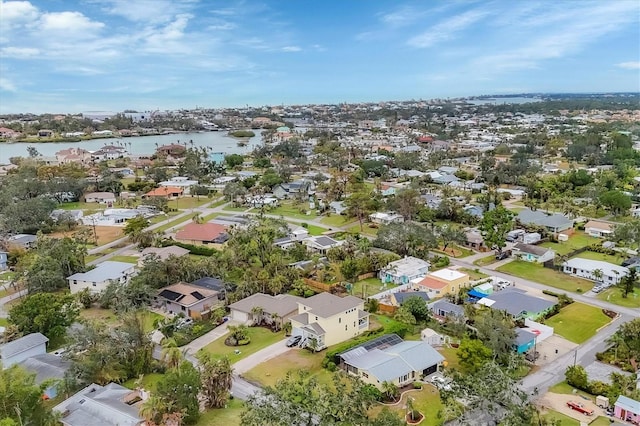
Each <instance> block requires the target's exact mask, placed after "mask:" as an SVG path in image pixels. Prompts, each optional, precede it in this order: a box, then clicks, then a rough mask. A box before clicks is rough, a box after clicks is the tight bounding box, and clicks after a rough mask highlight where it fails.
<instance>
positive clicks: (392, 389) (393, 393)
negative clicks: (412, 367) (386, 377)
mask: <svg viewBox="0 0 640 426" xmlns="http://www.w3.org/2000/svg"><path fill="white" fill-rule="evenodd" d="M382 394H383V395H384V396H386V397H387V398H388V399H390V400H392V401H395V400H396V398H397V397H398V388H397V387H396V385H394V384H393V383H392V382H389V381H384V382H382Z"/></svg>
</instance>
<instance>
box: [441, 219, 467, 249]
mask: <svg viewBox="0 0 640 426" xmlns="http://www.w3.org/2000/svg"><path fill="white" fill-rule="evenodd" d="M438 236H439V237H440V244H442V250H443V251H444V252H446V251H447V247H449V245H450V244H464V243H465V242H466V241H467V236H466V234H465V232H464V231H463V230H462V228H460V227H457V226H451V225H447V226H441V227H440V228H439V229H438Z"/></svg>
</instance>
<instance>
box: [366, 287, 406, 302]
mask: <svg viewBox="0 0 640 426" xmlns="http://www.w3.org/2000/svg"><path fill="white" fill-rule="evenodd" d="M411 287H412V284H411V283H407V284H402V285H399V286H397V287H393V288H390V289H389V290H385V291H381V292H380V293H378V294H374V295H373V296H371V297H370V298H371V299H376V300H380V299H384V298H385V297H387V296H389V295H390V294H393V293H398V292H400V291H406V290H410V289H411Z"/></svg>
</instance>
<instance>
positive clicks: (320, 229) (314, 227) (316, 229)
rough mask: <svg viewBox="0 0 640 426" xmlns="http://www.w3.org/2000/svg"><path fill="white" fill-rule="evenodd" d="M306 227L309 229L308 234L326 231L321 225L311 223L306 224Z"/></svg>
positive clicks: (320, 233) (318, 233) (319, 233)
mask: <svg viewBox="0 0 640 426" xmlns="http://www.w3.org/2000/svg"><path fill="white" fill-rule="evenodd" d="M306 229H307V231H309V235H314V236H315V235H322V234H323V233H325V232H327V231H328V229H327V228H323V227H321V226H317V225H311V224H307V226H306Z"/></svg>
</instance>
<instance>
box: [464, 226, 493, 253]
mask: <svg viewBox="0 0 640 426" xmlns="http://www.w3.org/2000/svg"><path fill="white" fill-rule="evenodd" d="M465 237H466V241H465V243H464V245H465V246H466V247H469V248H472V249H473V250H477V251H487V250H489V247H487V246H486V245H485V243H484V238H483V237H482V234H481V233H480V231H478V230H477V229H471V230H469V231H467V232H465Z"/></svg>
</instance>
